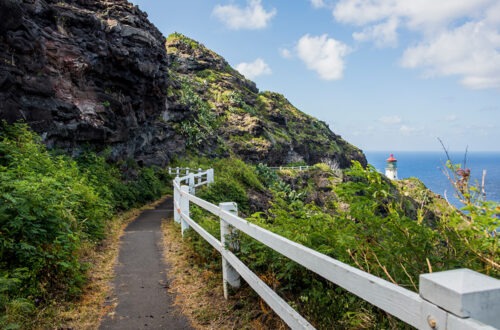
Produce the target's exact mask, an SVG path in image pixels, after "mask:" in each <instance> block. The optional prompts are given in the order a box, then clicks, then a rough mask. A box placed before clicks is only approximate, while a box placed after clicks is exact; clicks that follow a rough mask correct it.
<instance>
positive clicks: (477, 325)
mask: <svg viewBox="0 0 500 330" xmlns="http://www.w3.org/2000/svg"><path fill="white" fill-rule="evenodd" d="M193 177H194V179H193ZM197 178H205V179H201V181H198V183H197V184H198V185H201V184H210V183H211V182H213V170H207V171H206V172H199V173H196V174H192V173H191V174H188V175H187V176H184V177H176V178H175V180H174V181H173V185H174V208H175V212H174V219H175V221H177V222H180V223H181V230H182V233H184V231H185V230H186V229H187V228H189V227H191V228H192V229H194V230H195V231H196V232H198V233H199V234H200V235H201V236H202V237H203V238H204V239H205V240H206V241H207V242H208V243H210V244H211V245H212V246H213V247H214V248H215V249H216V250H217V251H219V253H220V254H221V255H222V259H223V262H222V271H223V286H224V296H225V297H226V298H227V288H228V285H230V286H232V287H234V288H237V287H239V286H240V277H242V278H243V279H244V280H245V281H246V282H247V283H248V284H249V285H250V286H251V287H252V288H253V289H254V290H255V291H256V292H257V293H258V294H259V295H260V296H261V297H262V299H264V300H265V301H266V302H267V304H268V305H269V306H270V307H271V308H272V309H273V310H274V311H275V312H276V313H277V314H278V315H279V316H280V317H281V318H282V319H283V320H284V321H285V322H286V323H287V324H288V325H289V326H290V327H291V328H292V329H314V327H313V326H312V325H311V324H310V323H309V322H308V321H307V320H306V319H304V318H303V317H302V316H301V315H300V314H298V313H297V312H296V311H295V310H294V309H293V308H292V307H291V306H289V305H288V304H287V303H286V302H285V301H284V300H283V299H282V298H281V297H279V296H278V295H277V294H276V293H275V292H274V291H273V290H272V289H271V288H270V287H269V286H267V285H266V284H265V283H264V282H263V281H262V280H261V279H260V278H259V277H258V276H257V275H255V274H254V273H253V272H252V271H251V270H250V269H249V268H248V267H247V266H246V265H245V264H244V263H243V262H242V261H240V260H239V259H238V258H237V257H236V255H235V254H234V253H233V252H232V251H236V250H238V248H239V247H238V246H237V243H234V242H233V241H232V240H231V239H229V240H228V242H230V243H229V244H226V239H227V238H228V237H230V236H231V235H234V233H235V232H236V231H237V230H240V231H242V232H244V233H245V234H247V235H249V236H250V237H252V238H254V239H256V240H257V241H259V242H261V243H263V244H265V245H267V246H268V247H270V248H271V249H273V250H275V251H277V252H279V253H281V254H282V255H284V256H286V257H288V258H290V259H291V260H293V261H295V262H297V263H298V264H300V265H302V266H304V267H306V268H308V269H309V270H311V271H313V272H315V273H316V274H319V275H320V276H322V277H324V278H325V279H327V280H329V281H331V282H333V283H335V284H336V285H338V286H341V287H342V288H344V289H346V290H348V291H349V292H351V293H353V294H355V295H357V296H358V297H360V298H362V299H364V300H366V301H368V302H369V303H371V304H373V305H375V306H377V307H379V308H381V309H383V310H384V311H386V312H388V313H389V314H392V315H394V316H395V317H397V318H399V319H400V320H402V321H404V322H406V323H407V324H410V325H412V326H413V327H415V328H418V329H439V330H445V329H449V330H465V329H481V330H492V329H495V328H500V281H499V280H497V279H494V278H492V277H488V276H486V275H483V274H480V273H477V272H474V271H472V270H469V269H456V270H451V271H444V272H437V273H431V274H423V275H420V282H419V284H420V289H419V293H415V292H413V291H410V290H407V289H404V288H402V287H400V286H398V285H395V284H393V283H391V282H388V281H386V280H384V279H381V278H379V277H376V276H374V275H371V274H369V273H366V272H364V271H361V270H359V269H357V268H354V267H352V266H349V265H347V264H344V263H342V262H340V261H338V260H335V259H333V258H331V257H328V256H326V255H324V254H321V253H319V252H317V251H314V250H312V249H310V248H307V247H305V246H302V245H300V244H297V243H295V242H293V241H291V240H289V239H286V238H284V237H281V236H279V235H277V234H274V233H272V232H270V231H268V230H266V229H264V228H261V227H259V226H256V225H254V224H252V223H250V222H248V221H246V220H244V219H242V218H240V217H238V210H237V205H236V204H235V203H231V202H229V203H221V204H219V205H218V206H216V205H214V204H211V203H209V202H207V201H205V200H203V199H200V198H198V197H196V196H195V195H194V190H191V188H190V187H191V186H190V185H189V184H191V182H194V181H193V180H197ZM183 183H188V185H184V184H183ZM197 184H194V186H196V185H197ZM190 203H193V204H196V205H198V206H199V207H201V208H203V209H205V210H207V211H209V212H211V213H212V214H214V215H217V216H218V217H219V218H220V226H221V240H220V241H219V240H218V239H216V238H215V237H213V236H212V235H210V234H209V233H208V232H207V231H206V230H205V229H203V228H202V227H201V226H200V225H198V224H197V223H196V222H195V221H194V220H193V219H191V217H190V216H189V205H190Z"/></svg>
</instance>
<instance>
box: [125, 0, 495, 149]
mask: <svg viewBox="0 0 500 330" xmlns="http://www.w3.org/2000/svg"><path fill="white" fill-rule="evenodd" d="M132 2H133V3H134V4H137V5H139V8H140V9H142V10H143V11H146V12H147V13H148V15H149V19H150V20H151V21H152V22H153V23H154V24H155V25H156V26H157V27H158V28H159V29H160V31H161V32H162V33H163V34H164V35H165V36H167V35H169V34H170V33H173V32H180V33H183V34H185V35H186V36H188V37H190V38H193V39H195V40H197V41H199V42H201V43H202V44H204V45H205V46H207V47H208V48H210V49H212V50H214V51H215V52H217V53H218V54H220V55H221V56H222V57H224V58H225V59H226V60H227V61H228V62H229V64H230V65H231V66H233V67H234V68H236V69H238V70H239V71H240V72H242V73H243V74H244V75H245V76H246V77H247V78H249V79H251V80H253V81H255V82H256V84H257V87H258V88H259V89H260V90H270V91H275V92H279V93H282V94H283V95H285V97H287V98H288V99H289V100H290V101H291V102H292V103H293V104H294V105H295V106H296V107H297V108H299V109H300V110H302V111H304V112H306V113H308V114H310V115H313V116H315V117H317V118H319V119H321V120H323V121H325V122H327V123H328V124H329V125H330V128H331V129H332V130H333V131H334V132H335V133H336V134H339V135H341V136H342V137H343V138H345V139H346V140H347V141H349V142H350V143H352V144H354V145H356V146H358V147H359V148H361V149H363V150H366V151H368V150H390V151H401V150H423V151H426V150H441V146H440V144H439V142H438V140H437V138H438V137H439V138H441V139H442V140H443V141H444V143H445V145H446V147H447V148H449V149H450V150H457V151H463V150H465V148H466V147H468V148H469V150H470V151H500V2H499V1H497V0H439V1H436V0H418V1H415V0H336V1H329V0H293V1H290V0H214V1H206V0H182V1H169V0H161V1H159V0H133V1H132Z"/></svg>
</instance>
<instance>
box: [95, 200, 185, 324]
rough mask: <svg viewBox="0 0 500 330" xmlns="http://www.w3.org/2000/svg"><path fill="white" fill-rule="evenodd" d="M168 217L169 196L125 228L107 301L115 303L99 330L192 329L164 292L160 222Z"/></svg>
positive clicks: (166, 280)
mask: <svg viewBox="0 0 500 330" xmlns="http://www.w3.org/2000/svg"><path fill="white" fill-rule="evenodd" d="M165 218H168V219H172V199H171V198H167V199H166V200H165V201H163V202H162V203H161V204H159V205H158V206H157V207H156V209H154V210H146V211H143V212H142V213H141V214H140V215H139V216H138V217H137V218H136V219H135V220H134V221H133V222H131V223H130V224H129V225H128V226H127V228H126V229H125V234H124V235H123V237H122V239H121V246H120V254H119V257H118V264H117V265H116V267H115V278H114V281H113V286H114V294H113V297H110V298H109V299H108V303H116V302H117V303H118V304H117V305H116V308H115V310H114V311H111V312H109V313H108V314H107V315H106V316H105V317H104V319H103V321H102V322H101V325H100V328H99V329H103V330H104V329H120V330H121V329H124V330H126V329H192V328H191V326H190V325H189V322H188V321H187V319H186V318H185V317H184V316H183V315H182V314H181V313H180V312H179V310H178V309H177V308H176V307H175V306H173V302H174V296H173V295H172V294H171V293H169V292H168V291H167V289H168V283H169V281H168V278H167V272H168V267H169V265H167V264H166V263H165V262H164V258H163V253H164V251H163V244H162V239H163V238H162V232H161V221H162V219H165Z"/></svg>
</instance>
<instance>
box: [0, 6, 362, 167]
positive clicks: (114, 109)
mask: <svg viewBox="0 0 500 330" xmlns="http://www.w3.org/2000/svg"><path fill="white" fill-rule="evenodd" d="M166 48H167V49H166ZM166 48H165V38H164V37H163V36H162V34H161V33H160V32H159V31H158V30H157V29H156V28H155V27H154V26H153V25H152V24H151V23H149V21H148V20H147V15H146V14H145V13H143V12H141V11H140V10H139V9H138V8H137V7H136V6H133V5H132V4H130V3H128V2H127V1H124V0H115V1H97V0H69V1H55V0H0V120H1V119H5V120H7V121H8V122H15V121H18V120H21V121H24V122H26V123H28V124H29V125H30V126H31V127H32V128H33V129H34V130H35V131H37V132H38V133H40V134H41V136H42V138H43V140H44V142H45V143H46V144H47V145H48V146H49V147H53V148H58V149H63V150H66V151H69V152H70V153H73V154H78V153H79V152H80V151H81V150H82V149H83V148H88V147H90V148H93V149H97V150H103V149H106V148H109V149H110V151H111V153H110V154H111V158H112V159H113V160H123V159H128V158H133V159H135V160H137V161H138V162H139V163H140V164H141V163H142V164H156V165H162V166H163V165H165V164H167V163H168V162H169V160H170V159H171V158H172V157H174V156H176V157H182V156H183V155H185V154H186V152H188V153H189V154H191V155H204V156H208V157H224V156H229V155H236V156H238V157H241V158H243V159H244V160H246V161H249V162H263V163H267V164H269V165H278V164H279V165H281V164H286V163H288V162H294V161H304V162H307V163H315V162H319V161H327V162H330V161H331V162H334V163H337V164H338V165H340V167H346V166H349V165H350V161H351V160H353V159H355V160H360V161H361V162H362V163H363V164H365V163H366V160H365V157H364V155H363V154H362V152H361V151H360V150H359V149H357V148H355V147H354V146H352V145H350V144H348V143H347V142H345V141H344V140H342V139H341V138H340V137H339V136H337V135H335V134H334V133H333V132H332V131H331V130H330V129H329V128H328V127H327V126H326V124H324V123H322V122H320V121H318V120H316V119H314V118H312V117H311V116H308V115H306V114H304V113H302V112H300V111H299V110H298V109H296V108H295V107H293V105H291V104H290V103H289V102H288V101H287V100H286V99H285V98H284V97H283V96H281V95H279V94H276V93H270V92H264V93H259V91H258V89H257V88H256V86H255V83H253V82H251V81H249V80H247V79H245V77H243V76H242V75H241V74H240V73H238V72H237V71H236V70H234V69H233V68H231V67H230V66H229V64H228V63H227V62H226V61H225V60H224V59H223V58H222V57H220V56H219V55H217V54H215V53H214V52H212V51H210V50H209V49H207V48H206V47H204V46H202V45H200V44H199V43H197V42H196V41H193V40H191V39H189V38H186V37H184V36H182V35H180V34H173V35H172V36H171V37H169V38H168V41H167V47H166Z"/></svg>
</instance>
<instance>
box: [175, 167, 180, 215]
mask: <svg viewBox="0 0 500 330" xmlns="http://www.w3.org/2000/svg"><path fill="white" fill-rule="evenodd" d="M174 181H175V182H176V183H177V184H178V185H179V186H180V180H179V177H176V178H175V179H174ZM180 202H181V201H180V192H179V190H178V189H177V187H176V186H175V185H174V221H175V222H177V223H179V222H181V220H180V216H179V212H180V211H181V208H180Z"/></svg>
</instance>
